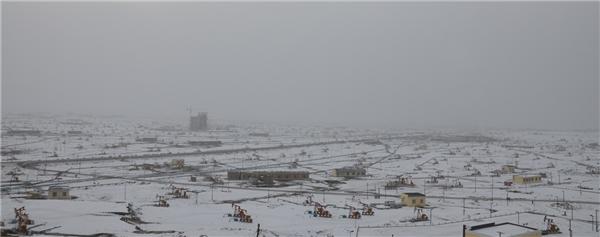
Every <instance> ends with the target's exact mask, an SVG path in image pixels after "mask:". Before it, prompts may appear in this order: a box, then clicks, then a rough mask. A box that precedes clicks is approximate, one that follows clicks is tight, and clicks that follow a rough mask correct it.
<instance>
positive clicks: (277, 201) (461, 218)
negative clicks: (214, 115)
mask: <svg viewBox="0 0 600 237" xmlns="http://www.w3.org/2000/svg"><path fill="white" fill-rule="evenodd" d="M2 122H3V124H2V125H3V136H2V153H3V155H2V221H3V222H4V224H5V227H3V228H12V227H14V223H13V220H14V208H18V207H25V208H26V210H27V212H28V213H29V215H30V217H31V218H32V219H33V220H34V221H35V224H34V225H38V224H43V225H42V226H38V227H35V228H33V229H32V230H33V231H39V230H43V229H48V228H53V227H58V228H55V229H52V230H50V232H51V233H67V234H94V233H112V234H115V235H117V236H134V235H157V236H177V235H182V236H183V235H185V236H200V235H208V236H255V235H256V230H257V224H260V228H261V235H265V236H327V235H335V236H347V235H352V236H356V235H358V236H391V235H394V236H460V234H461V233H462V227H463V225H467V226H473V225H478V224H483V223H489V222H496V223H500V222H513V223H519V224H523V225H527V226H529V227H533V228H537V229H545V228H546V224H545V223H544V217H546V218H553V220H554V222H555V223H556V224H558V226H559V227H560V229H561V231H562V234H557V235H555V236H569V231H568V229H569V220H572V221H571V225H572V230H573V236H598V233H597V232H595V230H594V227H593V225H592V222H591V221H592V216H591V215H596V213H595V211H596V210H597V209H600V206H599V202H600V200H599V197H600V180H599V179H598V174H592V172H591V171H594V170H596V171H597V169H598V167H600V163H599V162H600V160H599V154H600V149H599V148H598V132H597V131H594V132H585V131H577V132H571V131H508V130H507V131H500V130H491V131H477V133H474V132H470V131H466V132H465V131H379V130H359V129H351V128H343V127H331V128H325V127H292V126H264V125H261V126H257V125H237V124H236V125H230V126H222V127H219V128H218V129H215V130H212V131H208V132H189V131H186V130H185V127H184V126H180V125H173V124H169V123H164V122H156V121H129V120H126V119H122V118H75V119H74V118H62V117H51V118H47V117H45V118H40V117H37V118H36V117H19V116H13V117H7V118H4V119H3V121H2ZM8 128H13V129H18V128H28V129H37V130H40V131H41V135H39V136H13V135H8V134H6V133H5V132H6V131H7V129H8ZM75 130H76V131H81V132H82V134H68V131H75ZM253 132H259V133H269V136H267V137H260V136H252V135H251V133H253ZM143 137H156V138H157V142H152V143H145V142H141V141H137V140H138V138H143ZM488 138H491V139H488ZM215 140H219V141H222V142H223V144H222V146H219V147H194V146H190V145H188V141H215ZM371 140H378V141H380V142H372V141H371ZM246 148H247V149H246ZM254 148H257V149H254ZM267 148H268V149H267ZM173 159H183V160H184V162H185V166H184V167H183V168H180V169H178V168H174V167H171V166H170V162H171V161H172V160H173ZM503 165H514V166H516V169H515V171H514V173H502V174H499V175H498V176H495V175H493V174H494V171H495V170H499V169H501V168H502V166H503ZM346 166H361V167H364V168H366V170H367V175H366V176H363V177H357V178H354V179H344V178H339V177H333V176H332V172H331V171H332V170H333V169H334V168H341V167H346ZM237 168H240V169H246V170H277V171H281V170H286V171H307V172H309V173H310V179H308V180H304V181H292V182H288V183H279V182H276V185H275V187H257V186H253V185H252V184H251V183H249V182H247V181H235V180H227V173H226V172H227V170H231V169H237ZM541 173H543V175H545V178H543V179H542V182H541V183H538V184H530V185H517V184H513V185H511V186H505V181H509V180H511V179H512V176H513V175H515V174H541ZM191 176H195V177H197V178H198V180H197V182H192V181H191V180H190V177H191ZM399 176H402V177H406V178H408V180H410V181H412V182H413V183H414V186H412V187H400V188H397V189H392V190H386V189H385V188H384V186H385V184H386V183H387V182H389V181H393V180H398V178H397V177H399ZM434 176H435V177H444V178H440V179H438V182H437V183H428V181H431V180H432V177H434ZM208 177H210V179H209V178H208ZM16 178H18V181H15V180H14V179H16ZM215 180H216V181H215ZM459 184H460V185H459ZM55 185H62V186H68V187H69V188H70V194H71V195H73V196H76V197H77V198H76V199H73V200H45V199H37V200H36V199H26V198H24V197H25V196H26V195H27V192H30V191H35V190H39V191H41V192H42V193H44V194H46V193H45V192H46V190H47V189H48V187H50V186H55ZM172 186H175V187H179V188H185V189H186V190H187V191H186V192H187V193H188V194H189V198H188V199H179V198H173V196H172V195H168V193H170V192H172V188H171V187H172ZM449 186H450V187H449ZM444 187H447V188H444ZM404 192H421V193H425V194H426V195H427V201H426V202H427V204H428V206H427V207H426V208H425V209H424V211H425V213H427V215H431V216H430V217H431V220H430V221H424V222H409V221H408V220H409V219H411V218H414V217H415V216H416V214H415V208H413V207H402V208H391V207H389V206H386V205H385V203H386V202H390V201H392V202H396V203H399V202H400V199H399V196H400V194H401V193H404ZM158 196H166V197H167V202H168V203H169V205H170V206H169V207H156V206H154V204H155V203H156V201H157V198H158ZM376 196H377V197H376ZM309 198H310V199H312V201H314V202H319V203H321V204H324V205H327V209H328V210H329V211H330V212H331V213H332V215H333V216H332V218H319V217H313V216H312V215H310V214H308V211H312V210H313V206H312V205H306V204H305V201H306V200H307V199H309ZM231 202H235V203H237V204H238V205H240V206H241V207H242V208H244V209H246V210H247V212H248V214H250V215H251V216H252V219H253V223H251V224H250V223H241V222H238V221H235V220H234V218H232V217H229V216H228V214H231V213H233V208H232V204H231ZM127 203H131V204H133V206H134V207H135V208H136V209H137V210H138V216H139V217H140V218H141V219H142V220H143V221H144V222H147V223H145V224H138V225H137V226H138V227H139V228H141V229H143V230H146V231H170V230H173V231H174V232H172V233H161V234H135V233H134V231H135V227H136V225H133V224H128V223H126V222H124V221H121V220H120V218H121V217H122V216H121V215H119V214H117V213H113V212H125V211H126V210H127V209H126V207H127ZM564 203H568V204H570V205H572V206H573V208H572V209H568V208H567V209H565V208H564ZM364 205H371V206H374V207H375V208H374V211H375V215H373V216H363V217H362V218H361V219H348V218H343V216H344V215H348V213H349V211H350V207H354V208H356V209H358V210H361V209H362V208H363V206H364ZM565 214H566V215H565ZM594 218H595V217H594Z"/></svg>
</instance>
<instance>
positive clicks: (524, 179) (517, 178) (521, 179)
mask: <svg viewBox="0 0 600 237" xmlns="http://www.w3.org/2000/svg"><path fill="white" fill-rule="evenodd" d="M541 182H542V176H541V175H513V183H515V184H532V183H541Z"/></svg>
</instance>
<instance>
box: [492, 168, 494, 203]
mask: <svg viewBox="0 0 600 237" xmlns="http://www.w3.org/2000/svg"><path fill="white" fill-rule="evenodd" d="M492 204H494V175H492Z"/></svg>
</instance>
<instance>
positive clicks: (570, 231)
mask: <svg viewBox="0 0 600 237" xmlns="http://www.w3.org/2000/svg"><path fill="white" fill-rule="evenodd" d="M571 219H572V218H571ZM569 237H573V229H571V220H569Z"/></svg>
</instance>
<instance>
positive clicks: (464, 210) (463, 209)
mask: <svg viewBox="0 0 600 237" xmlns="http://www.w3.org/2000/svg"><path fill="white" fill-rule="evenodd" d="M464 216H465V198H463V217H464Z"/></svg>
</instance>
